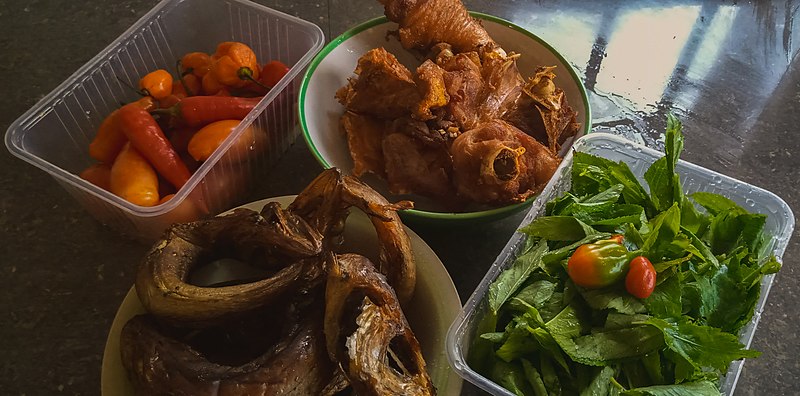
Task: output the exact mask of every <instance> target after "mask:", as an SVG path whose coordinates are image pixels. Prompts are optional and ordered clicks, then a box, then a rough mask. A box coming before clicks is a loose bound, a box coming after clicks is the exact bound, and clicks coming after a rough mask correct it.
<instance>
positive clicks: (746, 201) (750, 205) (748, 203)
mask: <svg viewBox="0 0 800 396" xmlns="http://www.w3.org/2000/svg"><path fill="white" fill-rule="evenodd" d="M744 203H745V204H747V206H749V207H751V208H752V207H753V206H756V201H753V200H752V199H750V198H747V199H746V200H744Z"/></svg>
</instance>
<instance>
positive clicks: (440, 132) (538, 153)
mask: <svg viewBox="0 0 800 396" xmlns="http://www.w3.org/2000/svg"><path fill="white" fill-rule="evenodd" d="M382 3H383V4H384V6H385V14H386V17H380V18H377V19H373V20H370V21H367V22H365V23H362V24H360V25H358V26H355V27H353V28H352V29H350V30H348V31H347V32H345V33H344V34H342V35H341V36H339V37H338V38H336V39H334V40H332V41H331V42H330V43H329V44H328V45H327V46H325V47H324V48H323V49H322V51H321V52H320V53H319V54H317V56H316V58H315V59H314V60H312V62H311V64H310V66H309V68H308V70H307V71H306V74H305V76H304V78H303V82H302V85H301V87H300V94H299V95H300V96H299V119H300V124H301V127H302V129H303V134H304V137H305V140H306V143H307V144H308V146H309V148H310V150H311V152H312V154H313V155H314V156H316V158H317V160H318V161H319V162H320V164H321V165H322V166H324V167H326V168H328V167H337V168H339V169H342V170H343V171H344V172H346V173H349V174H352V175H354V176H356V177H358V178H360V179H361V180H363V181H364V182H366V183H367V184H369V185H370V186H371V187H373V188H374V189H376V190H377V191H379V192H380V193H381V194H383V195H384V196H386V197H387V198H389V199H408V200H411V201H413V202H414V208H413V209H408V210H404V211H401V216H403V219H404V220H406V221H410V222H425V223H429V224H431V223H433V224H463V223H475V222H483V221H489V220H495V219H498V218H503V217H507V216H509V215H511V214H513V213H516V212H519V211H521V210H524V209H525V208H527V207H528V206H529V204H530V202H531V201H532V199H533V197H535V196H536V195H537V194H538V193H539V192H541V190H542V189H543V188H544V186H545V185H546V184H547V182H548V181H549V180H550V178H551V177H552V175H553V173H554V171H555V169H556V168H557V167H558V165H559V164H560V162H561V158H562V157H563V155H564V154H565V153H566V151H567V150H568V149H569V147H570V146H571V144H572V142H573V141H574V140H575V139H576V138H578V137H580V136H582V135H583V134H585V133H587V132H588V130H589V127H590V126H591V111H590V108H589V103H588V98H587V94H586V90H585V87H584V86H583V83H582V82H581V79H580V78H579V76H578V74H577V73H576V72H575V70H574V69H573V68H572V66H571V65H570V64H569V62H567V61H566V60H565V59H564V57H563V56H561V55H560V54H559V53H558V52H557V51H556V50H555V49H554V48H553V47H552V46H550V45H549V44H548V43H547V42H545V41H544V40H542V39H541V38H539V37H538V36H536V35H535V34H533V33H531V32H529V31H527V30H525V29H524V28H522V27H519V26H517V25H515V24H513V23H511V22H508V21H505V20H502V19H499V18H497V17H494V16H491V15H486V14H480V13H470V12H469V11H468V10H467V9H466V8H465V7H464V5H463V4H462V3H461V1H460V0H436V1H427V2H411V3H408V2H400V1H394V0H385V1H382Z"/></svg>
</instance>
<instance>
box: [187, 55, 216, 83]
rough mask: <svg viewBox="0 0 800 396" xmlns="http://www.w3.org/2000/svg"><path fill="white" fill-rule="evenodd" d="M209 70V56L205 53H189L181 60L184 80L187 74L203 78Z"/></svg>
mask: <svg viewBox="0 0 800 396" xmlns="http://www.w3.org/2000/svg"><path fill="white" fill-rule="evenodd" d="M209 70H211V56H210V55H208V54H206V53H205V52H189V53H188V54H186V55H184V56H183V57H182V58H181V71H182V72H183V73H184V75H183V77H184V78H186V76H188V75H189V74H192V75H194V76H195V77H198V78H203V76H205V75H206V73H208V71H209Z"/></svg>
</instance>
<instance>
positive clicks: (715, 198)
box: [690, 191, 747, 216]
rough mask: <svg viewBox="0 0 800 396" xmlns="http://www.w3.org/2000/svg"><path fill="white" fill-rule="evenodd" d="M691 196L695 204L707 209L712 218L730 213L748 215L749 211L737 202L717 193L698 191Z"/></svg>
mask: <svg viewBox="0 0 800 396" xmlns="http://www.w3.org/2000/svg"><path fill="white" fill-rule="evenodd" d="M690 196H691V198H692V199H693V200H694V201H695V202H697V203H698V204H699V205H700V206H702V207H703V208H705V209H706V210H707V211H708V213H710V214H711V215H712V216H716V215H718V214H720V213H722V212H729V211H730V212H734V213H736V214H745V213H747V211H746V210H744V209H743V208H742V207H741V206H739V205H738V204H737V203H736V202H733V201H732V200H730V199H729V198H725V197H723V196H722V195H719V194H717V193H711V192H705V191H698V192H696V193H693V194H691V195H690Z"/></svg>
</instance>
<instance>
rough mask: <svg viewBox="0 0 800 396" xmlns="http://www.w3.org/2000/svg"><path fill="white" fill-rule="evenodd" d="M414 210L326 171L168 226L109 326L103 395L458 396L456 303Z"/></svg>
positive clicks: (452, 289) (404, 203)
mask: <svg viewBox="0 0 800 396" xmlns="http://www.w3.org/2000/svg"><path fill="white" fill-rule="evenodd" d="M408 205H409V203H408V202H405V201H400V202H397V203H389V202H388V201H387V200H386V199H384V198H383V197H382V196H380V195H379V194H377V193H376V192H375V191H374V190H372V189H371V188H369V187H368V186H367V185H365V184H363V183H362V182H360V181H359V180H358V179H355V178H354V177H352V176H348V175H343V174H342V173H341V172H339V171H338V170H336V169H328V170H325V171H323V172H322V173H321V174H320V175H319V176H318V177H317V178H316V179H315V180H314V181H313V182H312V183H311V184H309V186H308V187H307V188H306V189H305V190H303V191H302V192H301V193H300V194H299V195H297V196H283V197H277V198H269V199H265V200H261V201H257V202H252V203H250V204H247V205H244V206H242V207H239V208H236V209H233V210H231V211H228V212H226V213H224V214H222V215H219V216H217V217H214V218H211V219H206V220H201V221H196V222H191V223H182V224H175V225H173V226H172V227H171V228H170V229H169V230H167V231H166V232H165V234H164V236H163V238H162V239H161V240H159V241H157V242H156V243H155V244H154V245H153V247H152V248H151V250H150V251H149V252H148V253H147V255H146V256H145V257H144V259H143V260H142V263H141V264H140V266H139V269H138V272H137V276H136V284H135V286H134V287H133V288H131V290H130V292H129V293H128V295H127V296H126V297H125V300H124V301H123V302H122V305H121V306H120V308H119V310H118V312H117V315H116V317H115V318H114V322H113V325H112V327H111V330H110V332H109V336H108V340H107V344H106V349H105V354H104V357H103V370H102V377H101V387H102V394H103V395H136V394H181V395H183V394H185V395H216V394H226V395H274V394H285V395H289V394H291V395H306V394H309V395H310V394H314V395H325V394H327V395H345V394H418V395H428V394H439V395H458V394H459V393H460V390H461V379H460V377H459V376H458V375H456V374H455V373H454V372H453V371H452V369H451V368H450V366H449V365H448V363H447V359H446V354H445V349H444V348H445V335H446V333H447V329H448V327H449V326H450V323H451V322H452V321H453V320H454V318H455V316H456V314H457V313H458V311H459V310H460V308H461V302H460V300H459V297H458V293H457V292H456V289H455V287H454V285H453V282H452V279H451V278H450V276H449V274H448V273H447V270H446V269H445V267H444V266H443V264H442V262H441V261H440V260H439V259H438V257H437V256H436V254H435V253H434V252H433V250H431V248H430V247H429V246H428V245H427V244H426V243H425V242H424V241H423V240H422V239H420V237H419V236H417V234H415V233H414V232H413V231H411V230H410V229H409V228H407V227H405V226H404V225H403V224H402V222H401V221H400V218H399V216H398V215H397V210H398V209H402V208H405V207H407V206H408ZM348 209H349V210H348Z"/></svg>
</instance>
